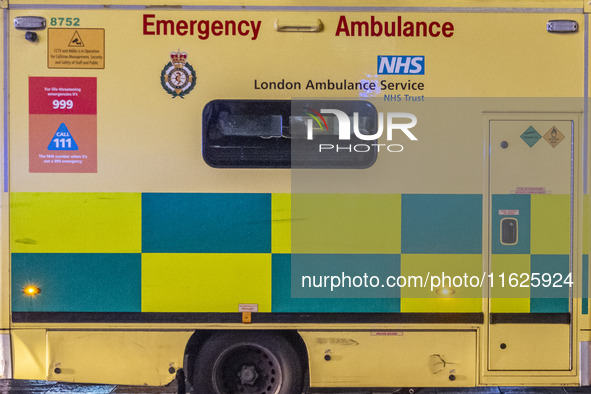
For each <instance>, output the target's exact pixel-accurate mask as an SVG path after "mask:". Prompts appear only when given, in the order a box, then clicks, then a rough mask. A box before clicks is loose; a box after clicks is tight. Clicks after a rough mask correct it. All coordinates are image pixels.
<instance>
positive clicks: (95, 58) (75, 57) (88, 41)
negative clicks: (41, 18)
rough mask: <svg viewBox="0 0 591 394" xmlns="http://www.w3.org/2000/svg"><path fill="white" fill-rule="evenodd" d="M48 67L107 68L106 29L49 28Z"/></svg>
mask: <svg viewBox="0 0 591 394" xmlns="http://www.w3.org/2000/svg"><path fill="white" fill-rule="evenodd" d="M47 31H48V38H47V67H48V68H85V69H92V68H98V69H103V68H105V29H78V28H76V29H47Z"/></svg>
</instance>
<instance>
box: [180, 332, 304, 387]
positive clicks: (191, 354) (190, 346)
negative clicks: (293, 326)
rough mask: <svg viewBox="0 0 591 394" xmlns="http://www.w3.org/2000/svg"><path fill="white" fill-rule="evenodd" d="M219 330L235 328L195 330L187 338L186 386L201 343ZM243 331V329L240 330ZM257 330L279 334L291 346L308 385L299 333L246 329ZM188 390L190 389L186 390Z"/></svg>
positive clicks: (184, 368)
mask: <svg viewBox="0 0 591 394" xmlns="http://www.w3.org/2000/svg"><path fill="white" fill-rule="evenodd" d="M220 331H235V330H195V332H194V333H193V335H191V337H190V338H189V341H188V342H187V346H186V347H185V354H184V359H183V360H184V361H183V371H184V373H185V384H186V385H187V388H191V387H192V384H191V382H193V371H194V369H195V363H196V362H197V354H198V353H199V351H200V350H201V348H202V347H203V344H204V343H205V342H206V341H207V340H208V339H209V338H210V337H211V336H212V335H213V334H215V333H217V332H220ZM240 331H245V330H240ZM248 331H254V332H259V333H262V334H275V335H280V336H282V337H283V338H285V339H286V340H287V342H289V344H290V345H291V346H293V348H294V350H295V352H296V354H297V355H298V359H299V361H300V364H301V366H302V373H303V379H304V386H305V387H307V386H308V385H309V368H310V367H309V362H308V349H307V347H306V343H305V342H304V340H303V338H302V337H301V335H300V334H299V333H298V332H297V331H296V330H248ZM187 392H190V390H187Z"/></svg>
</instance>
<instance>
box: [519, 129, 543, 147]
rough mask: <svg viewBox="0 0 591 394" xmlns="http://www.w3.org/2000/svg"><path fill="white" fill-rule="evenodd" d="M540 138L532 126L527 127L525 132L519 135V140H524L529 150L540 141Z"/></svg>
mask: <svg viewBox="0 0 591 394" xmlns="http://www.w3.org/2000/svg"><path fill="white" fill-rule="evenodd" d="M540 138H542V136H541V135H540V133H538V132H537V131H536V129H534V128H533V127H532V126H529V127H528V128H527V130H525V131H524V132H523V134H521V139H522V140H524V141H525V143H526V144H527V145H529V147H530V148H531V147H532V146H534V145H535V144H536V142H538V141H539V140H540Z"/></svg>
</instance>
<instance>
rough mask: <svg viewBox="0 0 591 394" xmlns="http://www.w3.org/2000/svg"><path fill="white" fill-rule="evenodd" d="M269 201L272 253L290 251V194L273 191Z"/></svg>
mask: <svg viewBox="0 0 591 394" xmlns="http://www.w3.org/2000/svg"><path fill="white" fill-rule="evenodd" d="M271 202H272V209H271V220H272V225H271V237H272V238H271V239H272V246H271V250H272V252H273V253H291V195H289V194H287V193H274V194H273V195H272V197H271Z"/></svg>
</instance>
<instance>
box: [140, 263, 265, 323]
mask: <svg viewBox="0 0 591 394" xmlns="http://www.w3.org/2000/svg"><path fill="white" fill-rule="evenodd" d="M239 304H256V305H257V307H258V311H259V312H271V254H257V253H252V254H250V253H249V254H233V253H223V254H217V253H202V254H191V253H144V254H143V255H142V312H238V311H239V309H238V308H239Z"/></svg>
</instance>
